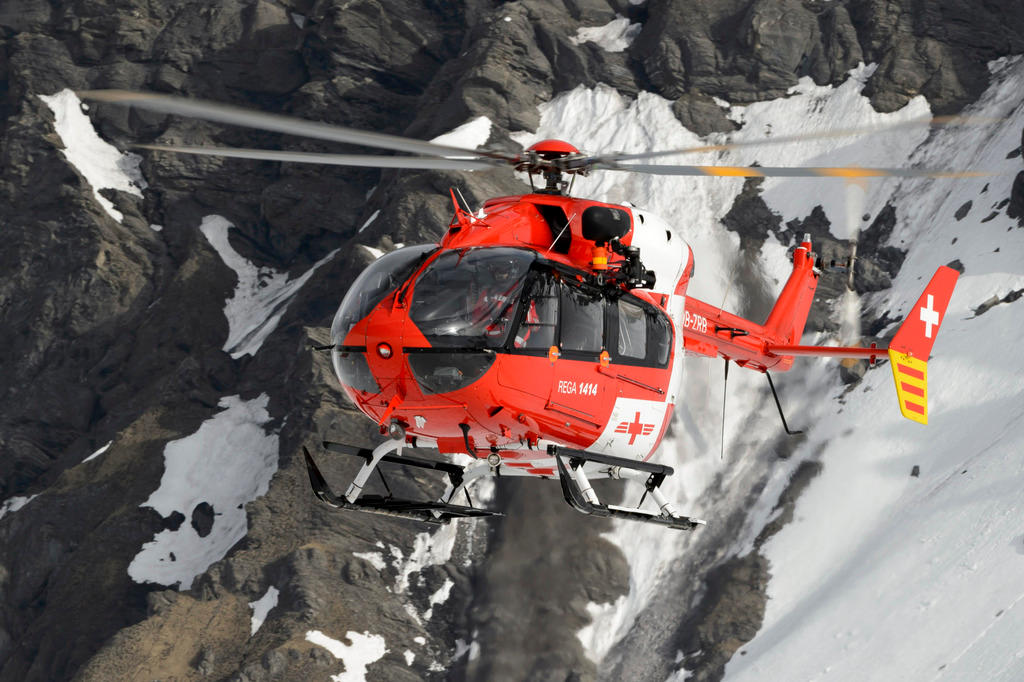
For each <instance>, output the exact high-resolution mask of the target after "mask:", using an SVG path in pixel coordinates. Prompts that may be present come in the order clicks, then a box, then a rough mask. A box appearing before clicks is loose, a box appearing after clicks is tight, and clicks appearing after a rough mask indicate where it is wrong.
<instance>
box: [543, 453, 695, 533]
mask: <svg viewBox="0 0 1024 682" xmlns="http://www.w3.org/2000/svg"><path fill="white" fill-rule="evenodd" d="M548 454H549V455H551V456H552V457H554V458H555V464H556V465H557V466H558V476H559V480H560V481H561V484H562V495H563V496H564V497H565V501H566V502H568V503H569V504H570V505H571V506H572V507H573V508H574V509H576V510H577V511H579V512H582V513H584V514H590V515H592V516H608V517H612V518H619V519H629V520H630V521H642V522H644V523H656V524H659V525H663V526H668V527H669V528H676V529H679V530H693V529H694V528H696V527H697V526H700V525H704V523H705V522H704V521H702V520H700V519H691V518H690V517H688V516H681V515H680V514H678V513H677V512H676V510H675V507H674V506H673V505H672V503H671V502H669V501H668V500H667V499H665V496H664V495H663V494H662V492H661V490H659V487H660V486H661V484H662V483H663V482H664V481H665V478H666V477H667V476H671V475H672V473H673V470H672V467H669V466H665V465H663V464H652V463H651V462H642V461H637V460H632V459H625V458H622V457H613V456H612V455H604V454H601V453H597V452H586V451H584V450H573V449H571V448H562V447H558V446H557V445H549V446H548ZM566 459H568V461H569V463H568V465H566V463H565V460H566ZM587 462H596V463H598V464H607V465H609V467H610V468H609V470H608V474H609V475H610V477H611V478H620V479H627V478H629V479H634V480H638V481H640V482H642V483H643V484H644V487H645V488H646V489H647V493H649V494H650V495H651V497H652V498H653V499H654V501H655V502H656V503H657V504H658V511H657V512H652V511H648V510H646V509H640V508H639V507H619V506H617V505H613V504H602V503H601V501H600V499H598V496H597V493H596V492H594V489H593V487H592V486H591V485H590V479H588V478H587V475H586V473H585V472H584V471H583V465H584V464H586V463H587ZM642 501H643V500H641V502H642Z"/></svg>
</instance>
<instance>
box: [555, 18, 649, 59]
mask: <svg viewBox="0 0 1024 682" xmlns="http://www.w3.org/2000/svg"><path fill="white" fill-rule="evenodd" d="M615 17H616V18H615V19H613V20H611V21H610V22H608V23H607V24H605V25H604V26H588V27H584V28H581V29H579V30H578V31H576V35H575V36H572V37H571V38H569V40H570V41H572V43H573V45H582V44H583V43H594V44H596V45H597V46H599V47H600V48H601V49H603V50H605V51H606V52H623V51H624V50H625V49H626V48H628V47H629V46H630V45H632V44H633V41H634V40H635V39H636V37H637V36H638V35H640V30H641V29H642V28H643V24H631V23H629V19H627V18H626V17H623V16H620V15H615Z"/></svg>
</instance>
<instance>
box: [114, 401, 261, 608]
mask: <svg viewBox="0 0 1024 682" xmlns="http://www.w3.org/2000/svg"><path fill="white" fill-rule="evenodd" d="M269 402H270V397H269V396H267V394H265V393H263V394H261V395H259V396H258V397H256V398H254V399H252V400H242V399H241V398H240V397H239V396H228V397H225V398H221V400H220V407H221V408H222V409H223V411H221V412H219V413H217V414H216V415H214V416H213V417H212V418H210V419H207V420H206V421H205V422H203V424H202V425H201V426H200V427H199V430H197V431H196V432H195V433H193V434H192V435H191V436H187V437H185V438H182V439H180V440H175V441H171V442H170V443H168V444H167V446H166V447H165V448H164V474H163V477H162V478H161V479H160V487H159V488H157V489H156V491H154V492H153V494H152V495H150V496H149V499H148V500H146V501H145V502H144V503H143V504H142V505H141V506H143V507H151V508H152V509H154V510H156V512H157V513H159V514H160V515H161V516H163V517H164V518H167V517H169V516H171V515H172V514H173V513H174V512H179V513H180V514H183V515H184V517H185V519H190V518H191V517H192V515H193V511H194V510H195V509H196V507H197V506H199V505H200V504H202V503H204V502H205V503H206V504H207V505H209V506H211V507H212V508H213V511H214V521H213V525H212V527H210V529H209V532H208V533H207V534H206V535H205V537H203V536H200V534H199V532H198V531H197V529H196V528H195V527H193V524H191V523H189V522H188V521H187V520H186V521H185V522H183V523H181V525H180V526H179V527H178V529H177V530H169V529H167V530H163V531H160V532H159V533H157V534H156V535H155V536H154V537H153V540H152V541H151V542H147V543H146V544H145V545H143V546H142V551H140V552H139V553H138V554H137V555H136V556H135V558H134V559H133V560H132V562H131V564H130V565H129V566H128V575H129V576H131V578H132V580H134V581H135V582H138V583H145V582H149V583H157V584H160V585H174V584H177V585H178V586H179V589H180V590H183V591H184V590H187V589H189V588H190V587H191V586H192V581H193V579H194V578H195V577H196V576H197V575H199V574H201V573H203V572H204V571H206V569H207V568H209V567H210V565H211V564H213V563H214V562H216V561H220V560H221V559H223V558H224V556H225V555H226V554H227V553H228V551H229V550H230V549H231V548H232V547H233V546H234V545H235V543H237V542H238V541H239V540H241V539H242V538H243V537H245V534H246V533H247V532H248V520H247V518H246V514H245V505H246V503H248V502H251V501H252V500H255V499H256V498H257V497H260V496H262V495H264V494H266V492H267V489H268V487H269V485H270V479H271V478H272V477H273V475H274V473H275V472H276V471H277V458H278V436H277V434H276V433H273V434H268V433H267V432H266V424H267V423H268V422H269V421H270V415H269V413H268V412H267V405H268V404H269Z"/></svg>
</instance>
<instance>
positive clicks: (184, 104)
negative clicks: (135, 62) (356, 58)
mask: <svg viewBox="0 0 1024 682" xmlns="http://www.w3.org/2000/svg"><path fill="white" fill-rule="evenodd" d="M78 95H79V97H81V98H83V99H90V100H94V101H97V102H110V103H113V104H124V105H127V106H134V107H139V108H140V109H148V110H149V111H156V112H158V113H161V114H177V115H179V116H188V117H192V118H199V119H203V120H207V121H214V122H216V123H226V124H229V125H237V126H243V127H247V128H256V129H258V130H269V131H273V132H277V133H287V134H289V135H300V136H303V137H312V138H316V139H319V140H331V141H333V142H345V143H348V144H361V145H365V146H367V147H378V148H380V149H391V150H394V151H400V152H408V153H410V154H423V155H426V156H474V157H481V156H483V157H487V158H492V159H500V160H502V161H507V162H510V163H511V162H514V161H515V160H516V158H517V157H516V156H514V155H510V154H503V153H500V152H492V151H486V150H484V151H481V150H476V149H463V148H461V147H452V146H449V145H444V144H434V143H433V142H425V141H423V140H414V139H412V138H410V137H400V136H398V135H385V134H384V133H371V132H367V131H364V130H355V129H353V128H345V127H343V126H337V125H332V124H328V123H319V122H316V121H308V120H305V119H301V118H296V117H293V116H282V115H280V114H267V113H264V112H261V111H252V110H250V109H242V108H241V107H236V106H231V105H228V104H219V103H216V102H205V101H202V100H194V99H187V98H184V97H172V96H170V95H155V94H152V93H148V92H132V91H129V90H87V91H84V92H79V93H78Z"/></svg>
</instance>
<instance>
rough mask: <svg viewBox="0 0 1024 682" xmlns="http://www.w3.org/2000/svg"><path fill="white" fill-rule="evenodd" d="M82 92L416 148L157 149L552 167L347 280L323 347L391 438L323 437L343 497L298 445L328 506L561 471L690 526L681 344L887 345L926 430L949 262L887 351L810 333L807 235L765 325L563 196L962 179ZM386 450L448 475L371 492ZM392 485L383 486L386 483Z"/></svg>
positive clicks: (854, 354)
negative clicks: (485, 142)
mask: <svg viewBox="0 0 1024 682" xmlns="http://www.w3.org/2000/svg"><path fill="white" fill-rule="evenodd" d="M82 96H83V97H84V98H87V99H92V100H99V101H105V102H116V103H121V104H126V105H130V106H136V107H141V108H145V109H150V110H153V111H157V112H161V113H165V114H178V115H184V116H191V117H196V118H202V119H206V120H211V121H217V122H222V123H227V124H234V125H242V126H248V127H253V128H258V129H262V130H270V131H277V132H284V133H290V134H296V135H303V136H308V137H314V138H319V139H325V140H333V141H340V142H346V143H353V144H360V145H366V146H370V147H376V148H382V149H390V150H395V151H401V152H405V153H408V154H414V155H415V156H380V155H377V156H366V155H351V154H316V153H304V152H289V151H272V150H259V149H232V148H216V147H184V146H154V145H141V146H142V147H146V148H150V149H157V150H162V151H171V152H181V153H192V154H210V155H218V156H231V157H239V158H253V159H263V160H276V161H289V162H313V163H326V164H337V165H353V166H372V167H383V168H412V169H445V170H486V169H490V168H494V167H496V166H508V165H511V166H513V167H514V168H515V169H516V170H519V171H525V172H527V173H528V174H529V177H530V180H531V185H532V181H533V176H535V175H540V176H542V177H543V178H544V180H545V186H544V187H543V189H537V190H535V191H532V192H530V193H528V194H524V195H519V196H507V197H499V198H495V199H490V200H488V201H487V202H485V203H484V205H483V206H482V207H481V208H480V209H479V211H477V212H475V213H474V212H471V211H470V210H469V208H468V207H466V206H464V205H463V203H462V202H460V200H459V199H458V198H457V197H456V195H455V193H454V191H453V192H452V202H453V205H454V217H453V218H452V220H451V223H450V224H449V225H448V229H447V231H446V232H445V234H444V236H443V237H442V238H441V239H440V240H439V242H438V243H436V244H423V245H419V246H407V247H404V248H401V249H397V250H395V251H392V252H390V253H387V254H385V255H384V256H382V257H381V258H379V259H378V260H377V261H375V262H374V263H372V264H371V265H370V266H369V267H367V268H366V270H365V271H363V273H362V274H361V275H359V277H358V278H357V279H356V281H355V282H354V283H353V285H352V286H351V288H350V289H349V291H348V293H347V294H346V296H345V298H344V300H343V301H342V303H341V306H340V308H339V309H338V312H337V314H336V315H335V317H334V321H333V324H332V326H331V345H330V346H328V347H326V348H324V349H323V350H327V349H329V350H330V353H331V357H332V361H333V365H334V369H335V371H336V373H337V376H338V379H339V381H340V382H341V385H342V387H343V389H344V391H345V393H346V394H347V395H348V397H349V398H350V399H351V400H352V402H353V403H354V404H355V405H356V406H358V408H359V409H360V410H361V411H362V412H363V413H364V414H365V415H366V416H367V417H369V418H370V419H372V420H373V421H374V422H376V423H377V424H378V425H379V426H380V430H381V434H382V435H384V436H386V438H385V440H384V441H383V442H382V443H380V444H379V445H377V447H375V448H373V449H363V448H359V447H355V446H350V445H344V444H338V443H331V442H326V441H325V443H324V445H325V447H326V448H327V449H328V450H329V451H333V452H339V453H344V454H349V455H355V456H358V457H361V458H363V460H364V464H363V466H362V467H361V468H360V470H359V471H358V473H357V474H356V476H355V478H354V480H353V481H352V482H351V484H350V485H349V486H348V488H347V490H346V491H345V493H344V494H343V495H337V494H335V493H334V492H332V491H331V489H330V487H329V486H328V484H327V483H326V481H325V479H324V477H323V475H322V474H321V472H320V470H319V469H318V467H317V465H316V463H315V462H314V460H313V458H312V457H311V456H310V454H309V452H308V451H306V452H305V455H306V464H307V467H308V471H309V477H310V481H311V483H312V486H313V490H314V492H315V494H316V495H317V497H319V498H320V499H321V500H322V501H324V502H326V503H327V504H329V505H331V506H333V507H338V508H343V509H355V510H362V511H369V512H375V513H381V514H387V515H393V516H401V517H408V518H415V519H419V520H422V521H428V522H446V521H448V520H450V519H452V518H458V517H474V516H488V515H492V514H494V513H495V512H492V511H488V510H484V509H480V508H477V507H474V506H472V503H471V502H470V503H469V504H468V505H462V504H459V503H458V502H457V501H461V499H462V496H463V495H465V498H466V500H467V501H469V494H468V492H467V487H468V486H470V485H471V484H472V483H473V482H474V481H475V480H477V479H478V478H480V477H482V476H488V475H501V476H508V475H518V476H533V477H539V478H557V479H558V480H559V481H560V483H561V488H562V492H563V494H564V496H565V499H566V501H567V502H568V503H569V504H571V505H572V506H573V507H575V508H576V509H577V510H579V511H581V512H583V513H585V514H594V515H599V516H611V517H618V518H627V519H632V520H639V521H645V522H649V523H657V524H663V525H666V526H669V527H672V528H678V529H684V530H689V529H692V528H694V527H695V526H697V525H698V524H702V523H703V521H701V520H698V519H693V518H689V517H687V516H684V515H682V514H680V513H679V512H678V511H677V510H676V508H675V506H674V505H673V504H672V503H671V502H670V501H669V500H667V499H665V496H664V495H663V494H662V492H661V491H660V486H661V484H662V482H663V481H664V480H665V478H666V477H667V476H670V475H672V473H673V471H672V468H671V467H669V466H666V465H663V464H657V463H655V462H652V461H651V458H652V456H653V455H654V454H655V452H656V451H657V449H658V446H659V444H660V443H661V440H662V437H663V436H664V434H665V431H666V429H667V427H668V424H669V421H670V420H671V418H672V412H673V408H674V406H675V404H676V402H677V400H678V399H679V395H680V387H681V380H682V362H681V357H682V355H683V354H684V353H694V354H698V355H704V356H708V357H722V358H724V359H725V360H726V367H728V363H729V362H732V363H735V364H736V365H738V366H739V367H743V368H746V369H750V370H754V371H756V372H761V373H764V374H765V375H766V376H768V379H769V383H770V384H771V375H770V374H769V372H770V371H778V372H782V371H787V370H789V369H790V368H791V367H792V365H793V359H794V357H795V356H803V355H809V356H832V357H845V358H865V359H869V360H871V361H872V362H873V361H874V360H875V358H876V357H881V356H884V355H885V354H887V355H888V357H889V360H890V365H891V367H892V370H893V376H894V379H895V383H896V391H897V395H898V399H899V405H900V410H901V411H902V413H903V415H904V416H906V417H908V418H909V419H913V420H915V421H918V422H921V423H926V422H927V361H928V357H929V353H930V350H931V347H932V344H933V343H934V341H935V337H936V334H937V332H938V329H939V326H940V324H941V323H942V320H943V316H944V314H945V310H946V306H947V304H948V302H949V299H950V297H951V296H952V293H953V288H954V286H955V284H956V279H957V276H958V273H957V272H956V271H955V270H953V269H951V268H948V267H940V268H938V270H937V271H936V273H935V275H934V277H933V278H932V279H931V281H930V282H929V283H928V285H927V287H925V290H924V293H923V294H922V295H921V297H920V299H918V301H917V303H916V304H915V306H914V308H913V309H912V312H911V313H910V314H909V315H908V316H907V318H906V320H905V321H904V322H903V324H902V326H901V327H900V328H899V330H898V332H897V333H896V335H895V337H894V338H893V339H892V342H891V343H890V344H889V346H888V348H878V347H874V346H872V347H871V348H856V347H831V346H805V345H800V337H801V335H802V333H803V329H804V324H805V322H806V320H807V316H808V312H809V309H810V306H811V302H812V300H813V298H814V292H815V287H816V286H817V283H818V278H819V275H820V270H819V268H818V267H817V265H816V256H815V254H814V252H813V250H812V244H811V242H810V238H809V236H805V237H804V240H803V241H802V242H801V243H800V244H799V245H798V246H797V247H796V249H795V250H794V252H793V270H792V274H791V275H790V276H789V279H788V281H787V282H786V284H785V286H784V287H783V289H782V292H781V293H780V294H779V297H778V299H777V301H776V303H775V305H774V307H773V309H772V311H771V313H770V314H769V316H768V318H767V320H765V322H764V323H757V322H754V321H751V320H747V319H744V318H742V317H739V316H738V315H735V314H732V313H730V312H727V311H724V310H722V309H721V308H719V307H717V306H714V305H711V304H709V303H706V302H704V301H701V300H698V299H696V298H693V297H691V296H688V295H687V286H688V285H689V283H690V278H691V277H692V275H693V272H694V256H693V252H692V250H691V249H690V247H689V246H688V245H687V244H686V242H685V241H684V240H683V239H682V238H681V237H680V236H679V235H678V234H677V233H676V232H675V231H674V230H673V228H672V226H671V225H670V224H668V223H667V222H666V221H664V220H663V219H662V218H659V217H658V216H656V215H654V214H653V213H650V212H648V211H645V210H642V209H638V208H634V207H632V206H620V205H615V204H608V203H602V202H599V201H592V200H589V199H583V198H576V197H573V196H569V195H568V194H567V192H566V189H567V185H568V184H569V183H568V182H566V181H565V180H564V178H565V177H566V176H573V175H575V174H581V175H585V174H587V173H589V172H591V171H596V170H606V171H619V172H622V171H628V172H639V173H656V174H667V175H712V176H730V177H737V176H739V177H766V176H790V177H793V176H833V177H842V178H865V177H873V176H901V177H934V176H950V175H957V174H956V173H951V172H949V171H937V170H921V169H897V168H806V167H804V168H791V167H786V168H765V167H723V166H681V165H663V164H639V163H635V162H636V161H637V160H639V159H645V158H651V157H658V156H665V155H670V154H679V153H684V152H687V151H697V150H695V149H688V150H671V151H663V152H653V153H646V154H621V153H615V154H603V155H587V154H583V153H581V152H580V151H579V150H577V149H576V148H575V147H573V146H572V145H570V144H568V143H566V142H563V141H560V140H545V141H543V142H538V143H537V144H535V145H533V146H531V147H530V148H529V149H527V150H526V151H525V152H521V153H507V152H499V151H486V150H484V151H482V150H471V149H462V148H458V147H451V146H447V145H439V144H434V143H430V142H424V141H420V140H413V139H409V138H403V137H397V136H392V135H384V134H380V133H370V132H365V131H358V130H352V129H348V128H342V127H339V126H332V125H327V124H322V123H315V122H311V121H304V120H298V119H294V118H290V117H284V116H279V115H272V114H266V113H261V112H254V111H249V110H245V109H239V108H236V107H230V106H226V105H221V104H214V103H208V102H199V101H195V100H188V99H182V98H176V97H169V96H164V95H153V94H147V93H134V92H124V91H92V92H86V93H82ZM846 132H849V133H854V132H864V131H846ZM834 134H835V133H830V135H834ZM792 139H795V138H785V139H782V140H780V139H776V140H774V142H780V141H790V140H792ZM713 148H716V147H706V148H701V149H700V150H701V151H703V150H707V149H713ZM717 148H722V147H717ZM771 386H772V392H773V394H774V393H775V388H774V385H771ZM776 403H778V397H777V396H776ZM779 412H780V415H781V414H782V410H781V407H780V408H779ZM783 424H784V426H785V420H784V418H783ZM786 429H787V431H788V430H789V429H788V427H786ZM417 448H436V449H437V450H438V451H440V452H441V453H444V454H456V453H462V454H468V455H469V456H470V457H471V458H472V459H473V461H472V462H471V463H469V464H468V465H466V466H461V465H458V464H455V463H452V462H449V461H438V460H434V459H426V458H423V457H419V456H409V455H408V454H407V451H408V450H414V449H417ZM382 462H387V463H393V464H399V465H404V466H412V467H418V468H423V469H429V470H435V471H440V472H442V473H444V474H446V475H447V478H448V484H447V487H446V488H445V490H444V492H443V493H442V494H441V495H440V496H439V497H438V498H437V499H432V500H425V501H415V500H406V499H396V498H395V497H394V496H392V495H391V494H390V490H389V489H388V491H387V493H386V494H383V495H382V494H369V493H364V488H366V487H367V486H368V483H369V481H370V476H371V474H373V473H374V472H375V471H377V472H378V473H379V471H380V470H379V469H378V465H379V464H380V463H382ZM594 477H607V478H613V479H634V480H637V481H639V482H641V483H642V484H643V485H644V486H645V487H646V491H647V493H648V494H649V496H650V497H651V499H652V500H653V501H654V505H653V506H654V507H656V508H655V509H645V508H643V507H642V506H641V505H643V503H644V501H645V499H646V497H647V496H648V495H647V494H645V495H644V499H641V501H640V505H638V506H637V507H635V508H634V507H623V506H616V505H610V504H603V503H602V502H601V501H600V499H599V498H598V496H597V494H596V493H595V492H594V489H593V487H592V486H591V484H590V479H591V478H594ZM381 481H382V482H383V483H384V486H385V488H386V487H387V483H386V481H385V480H384V478H383V475H381Z"/></svg>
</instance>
